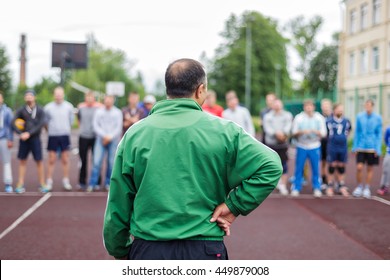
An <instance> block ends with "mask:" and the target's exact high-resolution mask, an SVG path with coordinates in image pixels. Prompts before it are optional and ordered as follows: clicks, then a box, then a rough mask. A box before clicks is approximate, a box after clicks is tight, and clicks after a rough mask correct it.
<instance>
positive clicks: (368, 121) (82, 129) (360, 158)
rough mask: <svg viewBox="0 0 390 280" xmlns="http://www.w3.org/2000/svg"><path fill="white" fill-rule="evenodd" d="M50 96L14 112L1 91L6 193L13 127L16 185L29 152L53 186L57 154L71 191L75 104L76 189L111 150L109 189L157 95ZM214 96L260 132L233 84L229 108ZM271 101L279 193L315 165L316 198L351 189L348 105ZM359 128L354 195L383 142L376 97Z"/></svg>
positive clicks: (386, 174)
mask: <svg viewBox="0 0 390 280" xmlns="http://www.w3.org/2000/svg"><path fill="white" fill-rule="evenodd" d="M53 96H54V100H53V101H52V102H50V103H49V104H47V105H46V106H45V107H43V108H42V107H40V106H39V105H37V104H36V101H35V97H36V93H35V91H34V90H31V89H29V90H27V91H26V92H25V95H24V101H25V105H24V106H22V107H20V108H19V109H18V110H16V112H15V114H13V112H12V110H11V109H10V108H9V107H7V106H6V105H5V104H4V100H3V96H2V95H1V94H0V156H1V158H2V161H3V165H4V168H3V175H4V184H5V192H13V187H12V184H13V179H12V168H11V153H10V149H11V148H12V147H13V134H14V132H16V133H17V134H19V139H20V143H19V150H18V155H17V157H18V159H19V173H18V181H17V184H16V188H15V190H14V191H15V192H16V193H23V192H25V190H26V189H25V186H24V178H25V174H26V160H27V157H28V155H29V153H30V152H31V153H32V155H33V158H34V160H35V162H36V165H37V171H38V172H37V174H38V178H39V183H40V186H39V190H40V191H41V192H43V193H45V192H48V191H51V190H52V188H53V171H54V167H55V163H56V160H57V157H60V159H61V163H62V171H63V178H62V185H63V188H64V189H65V190H67V191H70V190H72V185H71V184H70V179H69V149H70V146H71V141H70V136H71V130H72V125H73V123H74V117H75V111H76V112H77V114H76V116H77V120H78V125H79V142H78V147H79V148H78V150H79V156H80V170H79V180H78V189H79V190H84V191H88V192H92V191H97V190H99V189H100V185H101V180H102V175H101V169H102V164H103V159H104V156H105V154H107V163H106V173H105V176H103V177H104V188H105V189H106V190H108V189H109V187H110V176H111V172H112V167H113V164H114V157H115V151H116V148H117V146H118V143H119V141H120V139H121V137H122V135H123V134H124V133H125V132H126V131H127V129H128V128H129V127H130V126H132V125H133V124H134V123H136V122H138V121H139V120H140V119H142V118H145V117H146V116H147V115H148V114H149V111H150V110H151V108H152V107H153V105H154V103H155V102H156V99H155V98H154V96H151V95H147V96H146V97H145V98H144V100H143V102H142V103H141V102H140V97H139V94H138V93H137V92H130V93H129V95H128V106H126V107H124V108H122V110H120V109H119V108H117V107H116V106H115V97H114V96H111V95H106V96H105V97H104V99H103V104H102V103H100V102H97V101H96V97H95V94H94V93H93V92H92V91H91V92H87V93H86V94H85V100H84V102H82V103H80V104H79V105H78V106H77V110H75V108H74V107H73V105H72V104H71V103H69V102H67V101H66V100H65V93H64V89H63V88H62V87H56V88H55V89H54V92H53ZM216 101H217V96H216V93H215V91H212V90H209V91H208V92H207V97H206V100H205V102H204V104H203V106H202V109H203V110H204V111H206V112H208V113H211V114H213V115H216V116H218V117H221V118H225V119H228V120H231V121H233V122H235V123H237V124H238V125H240V126H241V127H242V128H243V129H244V130H245V131H246V132H247V133H248V134H250V135H252V136H253V137H254V136H255V128H254V125H253V121H252V118H251V115H250V113H249V110H248V109H247V108H245V107H244V106H241V105H240V102H239V99H238V97H237V95H236V93H235V92H234V91H229V92H227V93H226V105H227V108H226V109H224V108H223V107H222V106H220V105H218V104H217V102H216ZM266 104H267V107H266V108H265V109H264V110H262V111H261V113H260V119H261V128H262V135H261V141H262V142H263V143H264V144H266V145H267V146H269V147H270V148H271V149H273V150H275V151H276V152H277V153H278V155H279V157H280V159H281V163H282V166H283V175H282V177H281V179H280V181H279V183H278V186H277V188H278V190H279V192H280V193H281V194H282V195H288V194H289V190H288V188H287V185H288V182H289V181H290V182H291V190H290V194H291V195H292V196H299V194H300V192H301V190H302V185H303V184H304V182H305V180H306V178H307V173H308V169H309V168H310V169H311V183H312V187H313V195H314V196H315V197H321V196H322V193H323V192H322V191H323V190H325V193H326V194H327V195H328V196H333V195H334V194H335V193H340V194H342V195H344V196H348V195H349V194H350V193H349V190H348V188H347V186H346V185H345V181H344V176H345V172H346V163H347V160H348V136H349V134H350V132H351V130H352V125H351V122H350V121H349V119H348V118H346V117H345V116H344V108H343V105H342V104H339V103H337V104H332V102H331V101H330V100H328V99H324V100H322V101H321V113H319V112H316V111H315V109H316V108H315V103H314V102H313V100H310V99H307V100H304V102H303V111H302V112H301V113H299V114H298V115H296V116H295V117H293V115H292V114H291V113H290V112H288V111H286V110H284V108H283V102H282V100H280V99H278V98H277V97H276V95H275V94H273V93H270V94H268V95H267V96H266ZM20 122H22V124H21V123H20ZM43 128H46V129H47V134H48V145H47V150H48V161H47V174H46V177H45V171H44V170H45V169H44V165H43V163H42V159H43V156H42V144H41V140H40V134H41V130H42V129H43ZM354 129H355V131H354V132H355V136H354V138H353V147H352V152H354V153H355V154H356V163H357V168H356V179H357V182H358V186H357V187H356V188H355V189H354V191H353V192H352V195H354V196H356V197H360V196H363V197H366V198H368V197H370V196H371V182H372V178H373V167H374V166H375V165H378V164H379V157H380V155H381V145H382V118H381V116H380V115H379V114H376V113H375V112H374V102H373V100H371V99H369V100H367V101H366V102H365V110H364V111H363V112H361V113H359V114H358V115H357V118H356V125H355V127H354ZM384 141H385V144H386V146H387V149H386V156H385V158H384V161H383V168H382V171H383V172H382V178H381V186H380V188H379V189H378V190H377V193H378V194H379V195H385V194H387V193H388V192H389V187H390V127H389V128H387V130H386V132H385V135H384ZM290 146H294V147H295V148H296V149H295V150H296V154H295V171H294V175H293V177H291V178H290V179H289V178H288V175H287V174H288V165H287V162H288V159H289V158H288V151H289V147H290ZM89 152H91V153H92V168H91V173H90V176H89V180H87V179H88V174H87V173H88V161H89V154H88V153H89ZM307 161H308V162H309V163H310V165H308V164H307ZM365 166H366V176H365V178H364V176H363V174H364V167H365Z"/></svg>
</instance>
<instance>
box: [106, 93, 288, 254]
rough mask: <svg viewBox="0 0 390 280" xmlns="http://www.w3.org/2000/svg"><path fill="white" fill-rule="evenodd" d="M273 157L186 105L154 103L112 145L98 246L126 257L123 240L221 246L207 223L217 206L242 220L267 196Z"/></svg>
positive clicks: (275, 170) (276, 174)
mask: <svg viewBox="0 0 390 280" xmlns="http://www.w3.org/2000/svg"><path fill="white" fill-rule="evenodd" d="M281 174H282V166H281V162H280V158H279V156H278V155H277V154H276V153H275V152H274V151H273V150H271V149H269V148H268V147H266V146H265V145H263V144H262V143H260V142H259V141H257V140H256V139H255V138H253V137H252V136H250V135H249V134H247V133H246V132H244V130H243V129H242V128H241V127H239V126H238V125H236V124H234V123H233V122H231V121H228V120H224V119H221V118H218V117H215V116H212V115H210V114H208V113H205V112H203V111H202V108H201V107H200V106H199V105H198V103H196V102H195V101H194V100H192V99H182V98H180V99H171V100H164V101H160V102H158V103H156V105H155V106H154V107H153V109H152V111H151V112H150V115H149V116H148V117H147V118H145V119H143V120H141V121H139V122H138V123H136V124H135V125H133V126H132V127H131V128H130V129H129V130H128V131H127V132H126V134H125V135H124V136H123V139H122V141H121V142H120V144H119V146H118V150H117V153H116V158H115V162H114V167H113V170H112V176H111V185H110V192H109V196H108V200H107V207H106V213H105V217H104V228H103V236H104V244H105V247H106V249H107V251H108V253H109V254H110V255H112V256H114V257H123V256H125V255H127V254H128V252H129V248H130V244H131V238H130V235H133V236H134V237H135V238H141V239H144V240H151V241H154V240H155V241H157V240H158V241H164V240H177V239H190V240H223V236H224V231H223V230H222V229H220V228H219V227H218V225H217V223H211V222H210V219H211V216H212V214H213V211H214V209H215V208H216V206H218V205H219V204H221V203H223V202H225V203H226V204H227V206H228V208H229V209H230V210H231V212H232V213H233V214H234V215H235V216H238V215H247V214H248V213H250V212H251V211H252V210H254V209H255V208H256V207H257V206H258V205H259V204H260V203H262V202H263V200H264V199H265V198H266V197H267V196H268V195H269V194H270V193H271V192H272V191H273V189H274V188H275V186H276V184H277V182H278V181H279V178H280V176H281Z"/></svg>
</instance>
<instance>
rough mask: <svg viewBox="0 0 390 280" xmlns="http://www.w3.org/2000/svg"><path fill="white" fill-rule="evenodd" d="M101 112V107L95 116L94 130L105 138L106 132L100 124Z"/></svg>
mask: <svg viewBox="0 0 390 280" xmlns="http://www.w3.org/2000/svg"><path fill="white" fill-rule="evenodd" d="M101 114H102V113H101V111H100V109H98V110H97V111H96V113H95V114H94V116H93V121H92V125H93V130H94V131H95V133H96V135H97V136H99V137H101V138H103V137H104V136H106V132H105V131H104V130H103V129H102V128H101V127H100V124H99V118H100V116H101Z"/></svg>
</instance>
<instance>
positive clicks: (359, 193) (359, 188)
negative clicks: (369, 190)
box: [352, 185, 363, 197]
mask: <svg viewBox="0 0 390 280" xmlns="http://www.w3.org/2000/svg"><path fill="white" fill-rule="evenodd" d="M362 194H363V186H362V185H359V186H357V187H356V189H354V190H353V192H352V195H353V196H355V197H361V196H362Z"/></svg>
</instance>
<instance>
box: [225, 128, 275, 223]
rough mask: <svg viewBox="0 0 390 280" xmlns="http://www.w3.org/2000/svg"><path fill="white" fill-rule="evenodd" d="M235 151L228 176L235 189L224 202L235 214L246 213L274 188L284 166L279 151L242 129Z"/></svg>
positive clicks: (231, 185) (254, 207)
mask: <svg viewBox="0 0 390 280" xmlns="http://www.w3.org/2000/svg"><path fill="white" fill-rule="evenodd" d="M234 150H235V152H234V155H233V158H232V159H231V170H229V175H228V176H229V178H228V181H229V185H230V187H231V188H232V190H231V192H230V193H229V196H228V198H227V199H226V201H225V203H226V205H227V206H228V207H229V209H230V211H231V212H232V213H233V214H234V215H235V216H237V215H247V214H249V213H250V212H251V211H253V210H254V209H256V207H257V206H259V205H260V204H261V203H262V202H263V201H264V200H265V199H266V197H267V196H268V195H269V194H270V193H271V192H272V191H273V190H274V188H275V187H276V185H277V183H278V181H279V179H280V176H281V175H282V165H281V161H280V157H279V156H278V154H277V153H276V152H274V151H273V150H271V149H270V148H268V147H267V146H265V145H264V144H262V143H260V142H259V141H257V140H256V139H254V138H253V137H251V136H249V135H248V134H247V133H245V132H243V131H242V130H241V132H240V133H239V135H238V137H237V140H236V143H235V148H234Z"/></svg>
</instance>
